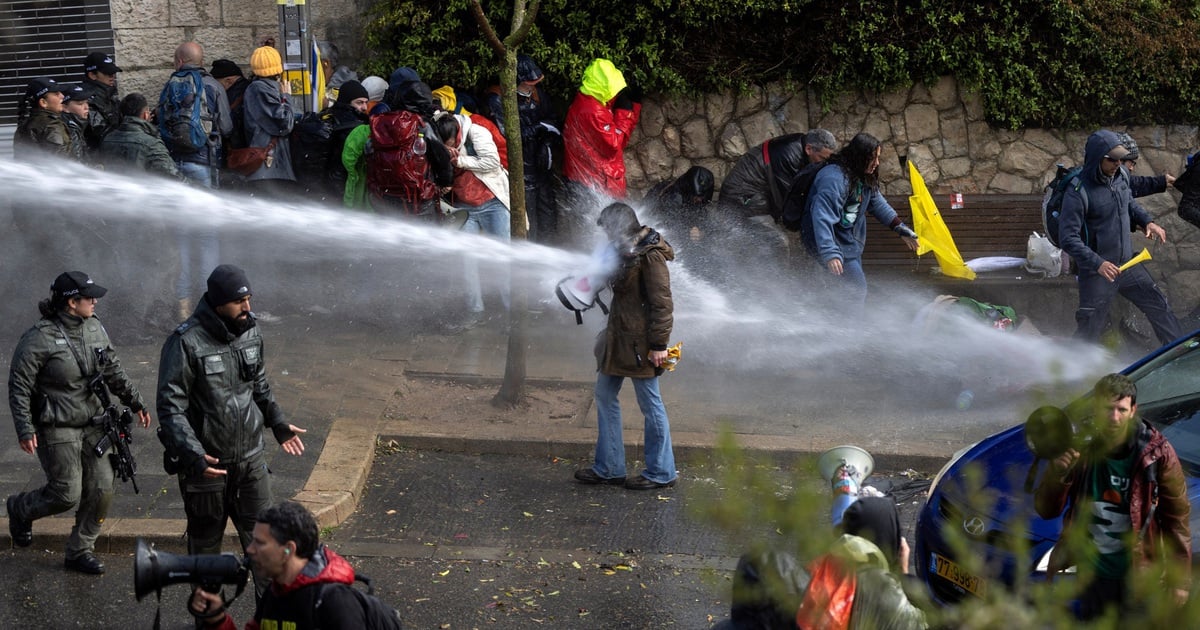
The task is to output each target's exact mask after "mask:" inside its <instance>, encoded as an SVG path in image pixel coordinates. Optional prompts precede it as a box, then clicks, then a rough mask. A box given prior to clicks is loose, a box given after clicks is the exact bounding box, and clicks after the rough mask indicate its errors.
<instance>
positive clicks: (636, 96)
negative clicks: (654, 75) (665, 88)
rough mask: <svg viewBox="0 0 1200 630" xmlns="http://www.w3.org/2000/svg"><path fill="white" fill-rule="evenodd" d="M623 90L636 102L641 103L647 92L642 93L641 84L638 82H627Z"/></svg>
mask: <svg viewBox="0 0 1200 630" xmlns="http://www.w3.org/2000/svg"><path fill="white" fill-rule="evenodd" d="M623 91H624V92H625V93H626V94H627V95H628V96H629V100H631V101H633V102H634V103H641V102H642V97H643V96H645V94H643V93H642V88H641V86H639V85H638V84H636V83H627V84H626V85H625V89H624V90H623Z"/></svg>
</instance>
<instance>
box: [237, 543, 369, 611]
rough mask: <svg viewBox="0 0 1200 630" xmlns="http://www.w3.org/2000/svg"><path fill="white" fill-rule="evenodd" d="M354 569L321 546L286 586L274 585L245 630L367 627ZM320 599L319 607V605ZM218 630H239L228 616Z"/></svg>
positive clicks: (334, 553) (327, 548)
mask: <svg viewBox="0 0 1200 630" xmlns="http://www.w3.org/2000/svg"><path fill="white" fill-rule="evenodd" d="M353 584H354V567H352V566H350V563H349V562H346V559H345V558H343V557H341V556H340V555H338V554H337V552H335V551H334V550H332V549H330V548H329V547H326V546H325V545H320V546H319V547H317V550H316V551H315V552H314V553H313V555H312V557H311V558H309V559H308V564H306V565H304V568H303V569H302V570H301V571H300V574H299V575H297V576H296V579H294V580H292V582H291V583H290V584H287V585H286V586H283V585H280V584H278V583H276V582H271V587H270V588H269V589H268V590H267V592H266V593H264V594H263V598H262V602H261V603H260V605H259V607H258V610H257V611H255V614H254V620H253V621H248V622H246V630H260V629H266V628H293V629H294V630H317V629H318V628H319V629H321V630H339V629H345V630H350V629H355V630H358V629H361V628H366V627H367V619H366V615H365V614H364V611H363V607H362V605H361V604H359V602H358V598H357V597H356V596H355V595H354V593H351V592H350V590H349V589H351V588H354V587H353ZM318 599H319V600H320V606H318V605H317V601H318ZM216 627H217V628H218V629H219V630H237V626H236V625H235V624H234V621H233V617H231V616H229V615H226V616H225V621H224V623H222V624H221V625H219V626H216Z"/></svg>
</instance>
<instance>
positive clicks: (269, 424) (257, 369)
mask: <svg viewBox="0 0 1200 630" xmlns="http://www.w3.org/2000/svg"><path fill="white" fill-rule="evenodd" d="M250 297H251V291H250V281H249V280H248V279H247V278H246V273H245V272H244V271H242V270H241V269H240V268H238V267H235V266H233V265H221V266H219V267H217V268H216V269H214V270H213V272H212V274H211V275H210V276H209V277H208V291H207V292H206V293H205V294H204V296H203V297H202V298H201V299H200V302H199V303H198V304H197V305H196V310H195V312H193V313H192V316H191V317H189V318H188V319H187V321H185V322H183V323H182V324H180V325H179V327H178V328H176V329H175V332H174V333H172V334H171V336H170V337H168V338H167V341H166V343H165V344H163V349H162V356H161V358H160V359H159V366H158V403H157V408H158V418H159V423H160V424H161V428H160V429H159V440H161V441H162V443H163V446H164V447H165V449H166V454H165V456H164V461H163V467H164V469H165V470H166V471H167V474H178V475H179V489H180V494H181V495H182V497H183V505H184V511H185V513H186V514H187V541H188V553H190V554H212V553H220V551H221V537H222V535H223V533H224V531H225V522H226V519H229V518H231V519H233V524H234V527H236V528H237V532H238V537H239V539H240V541H241V543H242V548H243V550H244V549H245V548H246V547H247V546H248V545H249V544H250V541H251V537H252V533H253V530H254V520H255V517H256V516H257V515H258V514H259V513H260V512H261V511H262V510H264V509H266V508H267V507H268V506H270V505H271V503H272V501H271V486H270V478H269V476H268V471H267V461H266V445H265V444H264V441H263V429H264V428H267V429H270V430H271V432H272V433H273V434H274V436H275V439H276V441H278V442H279V444H280V445H281V446H282V448H283V451H284V452H285V453H287V454H289V455H297V456H298V455H300V454H302V453H303V452H304V443H303V442H302V441H301V440H300V435H298V434H302V433H304V429H300V428H298V427H296V426H294V425H291V424H288V423H287V421H286V420H285V419H284V417H283V410H282V409H281V408H280V407H279V404H278V403H276V402H275V396H274V395H273V394H272V392H271V385H270V383H268V382H267V372H266V367H265V365H264V361H263V343H262V337H260V336H259V334H258V329H257V328H255V326H254V315H253V313H251V312H250ZM258 577H259V579H260V580H261V578H262V576H258Z"/></svg>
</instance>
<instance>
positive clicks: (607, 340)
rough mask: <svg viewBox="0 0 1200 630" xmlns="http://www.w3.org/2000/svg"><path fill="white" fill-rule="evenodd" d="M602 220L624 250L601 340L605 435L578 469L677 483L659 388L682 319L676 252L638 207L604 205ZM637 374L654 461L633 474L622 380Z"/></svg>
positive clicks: (599, 404)
mask: <svg viewBox="0 0 1200 630" xmlns="http://www.w3.org/2000/svg"><path fill="white" fill-rule="evenodd" d="M597 224H598V225H599V226H600V227H601V228H603V230H604V233H605V235H606V236H607V238H608V242H609V244H610V245H611V247H613V248H614V249H615V250H616V253H617V256H618V257H619V267H618V268H617V269H615V270H614V271H615V274H614V276H613V277H612V278H611V279H610V280H609V285H610V286H611V287H612V293H613V295H612V304H611V305H610V307H609V313H608V325H607V327H606V328H605V330H604V331H602V332H601V333H600V336H599V337H598V338H597V343H596V362H597V375H596V391H595V396H596V422H597V429H598V431H599V437H598V439H597V441H596V456H595V461H594V462H593V463H592V466H591V467H590V468H581V469H579V470H576V471H575V479H576V480H578V481H579V482H580V483H584V484H612V485H620V484H623V485H624V486H625V487H626V488H628V489H630V490H650V489H653V488H670V487H673V486H674V485H675V482H676V478H677V476H678V475H677V473H676V471H675V454H674V451H673V450H672V449H671V426H670V422H669V420H668V419H667V410H666V408H665V407H664V406H663V401H662V396H661V395H660V394H659V391H658V376H659V375H660V374H662V372H663V361H664V360H665V359H666V358H667V344H668V342H669V341H670V338H671V327H672V324H673V323H674V316H673V311H674V303H673V301H672V299H671V278H670V274H669V273H668V271H667V262H669V261H671V260H674V259H675V252H674V250H672V249H671V245H670V244H668V243H667V242H666V241H665V240H664V239H663V238H662V235H660V234H659V233H658V232H657V231H655V230H654V229H653V228H651V227H647V226H644V225H642V224H641V222H639V221H638V217H637V214H636V213H635V212H634V210H633V208H631V207H629V206H628V205H626V204H623V203H613V204H610V205H609V206H607V207H605V208H604V209H603V210H601V211H600V218H599V219H598V220H597ZM626 377H629V378H630V380H632V381H633V388H634V391H635V392H636V393H637V401H638V408H639V409H641V410H642V415H643V416H645V429H644V442H643V447H642V448H643V450H644V452H645V457H646V468H645V470H643V471H642V472H641V474H639V475H637V476H636V477H633V478H632V479H628V480H627V479H626V478H625V477H626V471H625V441H624V439H623V438H622V433H621V403H620V401H619V400H618V398H617V396H618V394H620V392H621V383H622V382H624V380H625V378H626Z"/></svg>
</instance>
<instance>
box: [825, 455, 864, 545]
mask: <svg viewBox="0 0 1200 630" xmlns="http://www.w3.org/2000/svg"><path fill="white" fill-rule="evenodd" d="M874 470H875V458H873V457H871V454H870V453H868V452H866V451H865V450H863V449H861V448H859V447H857V446H850V445H844V446H835V447H834V448H831V449H829V450H828V451H825V452H824V453H823V454H822V455H821V458H820V459H818V460H817V472H819V473H820V474H821V478H822V479H824V480H825V481H828V482H829V484H830V486H831V488H832V489H833V509H832V513H831V516H832V519H833V524H834V525H838V524H840V523H841V522H842V513H843V512H845V511H846V508H848V507H850V504H851V503H854V502H855V501H857V500H858V490H859V488H860V487H861V486H862V482H863V480H864V479H866V478H867V477H870V476H871V473H872V472H873V471H874Z"/></svg>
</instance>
